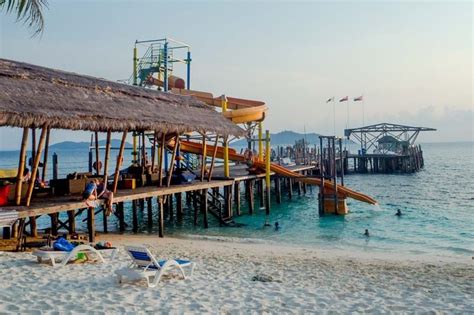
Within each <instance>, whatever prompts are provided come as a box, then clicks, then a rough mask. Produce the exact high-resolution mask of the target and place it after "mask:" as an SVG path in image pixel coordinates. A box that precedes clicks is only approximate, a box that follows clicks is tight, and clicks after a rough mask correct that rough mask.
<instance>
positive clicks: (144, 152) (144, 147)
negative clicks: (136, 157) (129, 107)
mask: <svg viewBox="0 0 474 315" xmlns="http://www.w3.org/2000/svg"><path fill="white" fill-rule="evenodd" d="M141 149H142V163H141V165H142V167H143V168H142V170H143V171H144V170H145V166H146V146H145V131H142V148H141Z"/></svg>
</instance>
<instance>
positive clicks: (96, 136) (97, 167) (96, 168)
mask: <svg viewBox="0 0 474 315" xmlns="http://www.w3.org/2000/svg"><path fill="white" fill-rule="evenodd" d="M94 135H95V173H96V175H100V167H99V162H100V155H99V132H97V131H96V132H94Z"/></svg>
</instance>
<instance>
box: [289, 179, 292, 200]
mask: <svg viewBox="0 0 474 315" xmlns="http://www.w3.org/2000/svg"><path fill="white" fill-rule="evenodd" d="M288 199H290V200H291V199H293V178H291V177H288Z"/></svg>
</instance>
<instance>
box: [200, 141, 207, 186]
mask: <svg viewBox="0 0 474 315" xmlns="http://www.w3.org/2000/svg"><path fill="white" fill-rule="evenodd" d="M201 150H202V155H201V182H202V181H204V174H205V173H206V161H207V146H206V134H205V133H203V134H202V149H201Z"/></svg>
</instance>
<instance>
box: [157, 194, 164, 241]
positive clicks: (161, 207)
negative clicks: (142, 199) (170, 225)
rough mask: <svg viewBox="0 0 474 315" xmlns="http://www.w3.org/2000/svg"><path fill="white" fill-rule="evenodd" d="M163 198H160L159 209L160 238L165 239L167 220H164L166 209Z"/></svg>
mask: <svg viewBox="0 0 474 315" xmlns="http://www.w3.org/2000/svg"><path fill="white" fill-rule="evenodd" d="M163 198H164V197H163V196H160V197H158V209H159V216H158V217H159V225H158V236H159V237H163V236H164V234H165V232H164V231H165V219H164V210H165V209H164V207H163V201H164V200H163Z"/></svg>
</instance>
